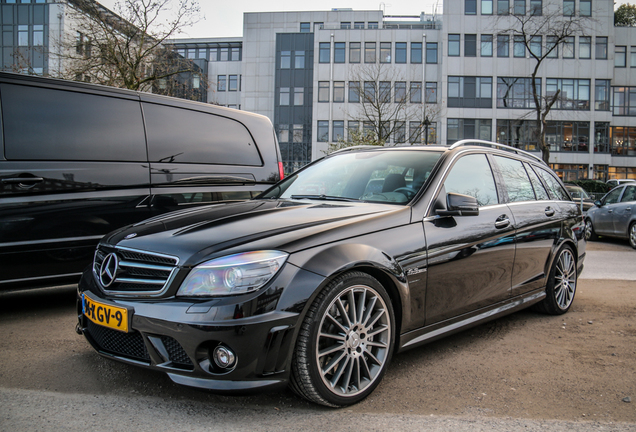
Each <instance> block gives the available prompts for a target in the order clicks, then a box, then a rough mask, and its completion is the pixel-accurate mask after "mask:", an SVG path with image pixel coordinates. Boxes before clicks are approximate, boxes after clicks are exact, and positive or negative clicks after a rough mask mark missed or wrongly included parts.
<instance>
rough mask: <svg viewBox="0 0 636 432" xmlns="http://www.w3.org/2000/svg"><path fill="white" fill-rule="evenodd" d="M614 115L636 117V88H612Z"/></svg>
mask: <svg viewBox="0 0 636 432" xmlns="http://www.w3.org/2000/svg"><path fill="white" fill-rule="evenodd" d="M612 115H615V116H636V87H612Z"/></svg>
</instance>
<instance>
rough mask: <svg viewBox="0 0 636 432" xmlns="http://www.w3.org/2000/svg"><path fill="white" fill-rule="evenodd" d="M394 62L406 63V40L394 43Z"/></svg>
mask: <svg viewBox="0 0 636 432" xmlns="http://www.w3.org/2000/svg"><path fill="white" fill-rule="evenodd" d="M395 63H406V42H396V43H395Z"/></svg>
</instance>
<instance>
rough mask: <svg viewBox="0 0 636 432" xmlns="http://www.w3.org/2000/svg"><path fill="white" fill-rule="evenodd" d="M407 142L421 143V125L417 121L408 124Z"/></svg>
mask: <svg viewBox="0 0 636 432" xmlns="http://www.w3.org/2000/svg"><path fill="white" fill-rule="evenodd" d="M409 142H410V143H412V144H415V143H421V142H422V123H421V122H418V121H411V122H409Z"/></svg>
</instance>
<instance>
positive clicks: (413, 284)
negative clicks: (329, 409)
mask: <svg viewBox="0 0 636 432" xmlns="http://www.w3.org/2000/svg"><path fill="white" fill-rule="evenodd" d="M473 143H474V142H473V141H468V142H464V141H462V142H458V143H456V144H454V145H453V146H451V147H438V146H420V147H418V146H409V147H392V148H384V147H372V148H368V147H367V148H351V149H345V150H341V151H339V152H336V153H333V154H331V155H329V156H326V157H324V158H322V159H320V160H318V161H316V162H314V163H312V164H310V165H308V166H306V167H305V168H303V169H301V170H300V171H298V172H296V173H294V174H293V175H291V176H290V177H288V178H286V179H285V180H283V181H281V182H279V183H278V184H276V185H275V186H273V187H272V188H271V189H269V190H268V191H266V192H265V193H263V194H262V195H260V196H258V197H256V198H255V199H252V200H249V201H244V202H241V203H225V204H223V203H221V204H216V205H210V206H206V207H200V208H195V209H188V210H183V211H177V212H173V213H169V214H166V215H162V216H158V217H156V218H152V219H149V220H146V221H144V222H140V223H137V224H134V225H131V226H128V227H126V228H123V229H120V230H117V231H115V232H113V233H111V234H109V235H107V236H105V237H104V238H103V239H102V241H101V242H100V243H99V245H98V247H97V251H96V254H95V260H94V262H93V266H92V268H90V269H87V271H86V272H85V273H84V274H83V276H82V279H81V282H80V284H79V287H78V302H77V313H78V320H79V321H78V325H77V331H78V332H79V333H81V334H83V335H84V336H85V337H86V339H87V340H88V342H89V343H90V344H91V345H92V346H93V347H94V348H95V349H96V350H97V352H99V354H101V355H103V356H105V357H108V358H111V359H114V360H118V361H122V362H125V363H129V364H133V365H137V366H143V367H147V368H151V369H154V370H157V371H162V372H165V373H167V375H168V376H169V377H170V379H171V380H173V381H174V382H176V383H179V384H183V385H188V386H193V387H199V388H204V389H209V390H213V391H217V392H231V391H246V390H255V389H266V388H275V387H280V386H285V385H288V384H289V385H290V386H291V388H292V389H293V390H294V391H295V392H296V393H298V394H299V395H301V396H303V397H305V398H307V399H309V400H311V401H314V402H316V403H319V404H323V405H327V406H345V405H350V404H353V403H356V402H358V401H360V400H362V399H363V398H365V397H366V396H368V395H369V394H370V393H371V392H372V391H373V389H374V388H375V387H376V386H377V385H378V383H379V382H380V380H381V379H382V376H383V375H384V373H385V372H386V369H387V366H388V364H389V362H390V360H391V357H392V355H393V353H394V352H396V351H403V350H406V349H410V348H413V347H416V346H419V345H421V344H424V343H427V342H430V341H433V340H435V339H437V338H439V337H442V336H443V335H448V334H451V333H454V332H456V331H459V330H460V329H464V328H468V327H471V326H475V325H477V324H479V323H482V322H485V321H487V320H492V319H495V318H497V317H500V316H502V315H505V314H509V313H512V312H514V311H518V310H520V309H524V308H527V307H530V306H534V307H535V308H536V309H538V310H540V311H543V312H546V313H550V314H563V313H565V312H567V311H568V309H569V308H570V306H571V304H572V301H573V299H574V295H575V291H576V284H577V277H578V274H579V272H580V271H581V269H582V267H583V260H584V248H583V245H584V242H579V241H578V240H577V237H576V236H575V234H574V233H573V228H574V227H575V226H576V225H577V224H580V218H581V214H580V211H579V209H578V207H577V205H576V203H574V202H573V201H572V200H571V198H570V196H569V195H568V193H567V191H566V190H565V188H564V186H563V184H562V183H561V181H560V180H559V178H558V177H557V176H556V175H555V174H554V172H552V171H551V170H550V169H549V168H548V167H547V165H545V164H544V163H543V162H542V161H541V160H540V159H539V158H537V157H536V156H533V155H531V154H529V153H525V152H523V151H520V150H517V149H513V148H510V147H506V146H502V145H499V144H494V143H486V142H477V144H480V145H471V144H473ZM457 379H461V377H459V376H458V378H457Z"/></svg>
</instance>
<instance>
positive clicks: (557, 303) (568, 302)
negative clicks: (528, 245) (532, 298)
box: [536, 246, 578, 315]
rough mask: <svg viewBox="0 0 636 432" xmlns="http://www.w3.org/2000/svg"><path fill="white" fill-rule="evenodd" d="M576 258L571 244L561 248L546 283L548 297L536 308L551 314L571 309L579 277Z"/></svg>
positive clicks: (560, 313)
mask: <svg viewBox="0 0 636 432" xmlns="http://www.w3.org/2000/svg"><path fill="white" fill-rule="evenodd" d="M576 272H577V269H576V259H575V255H574V252H573V250H572V248H571V247H570V246H564V247H563V248H561V250H559V253H558V254H557V256H556V258H555V259H554V262H553V263H552V268H551V269H550V274H549V276H548V283H547V285H546V290H545V291H546V297H545V299H543V301H542V302H541V303H538V304H537V306H536V309H537V310H538V311H540V312H543V313H547V314H550V315H562V314H564V313H566V312H567V311H568V309H570V306H572V302H573V301H574V295H575V294H576V282H577V279H578V275H577V273H576Z"/></svg>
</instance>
